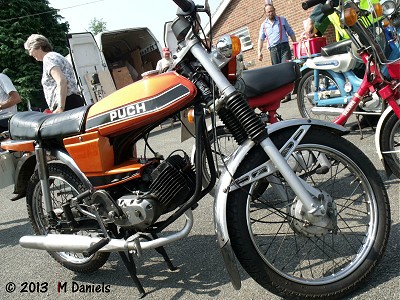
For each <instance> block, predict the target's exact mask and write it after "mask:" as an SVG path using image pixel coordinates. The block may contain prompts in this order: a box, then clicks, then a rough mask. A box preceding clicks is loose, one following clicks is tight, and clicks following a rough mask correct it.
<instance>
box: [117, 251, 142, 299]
mask: <svg viewBox="0 0 400 300" xmlns="http://www.w3.org/2000/svg"><path fill="white" fill-rule="evenodd" d="M118 253H119V255H120V256H121V258H122V261H123V262H124V265H125V267H126V269H127V270H128V272H129V275H131V278H132V280H133V282H134V283H135V285H136V288H137V289H138V291H139V293H140V298H143V297H144V296H146V292H145V290H144V288H143V285H142V284H141V283H140V281H139V278H138V277H137V276H136V265H135V261H134V260H133V255H132V254H131V253H129V252H127V254H125V252H123V251H120V252H118Z"/></svg>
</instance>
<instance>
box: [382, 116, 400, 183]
mask: <svg viewBox="0 0 400 300" xmlns="http://www.w3.org/2000/svg"><path fill="white" fill-rule="evenodd" d="M396 151H397V152H396ZM382 154H383V157H384V159H385V162H386V163H387V165H388V166H389V168H390V169H391V170H392V172H393V174H394V175H396V176H397V177H398V178H400V119H399V118H398V117H397V115H396V114H395V113H394V112H392V115H391V116H390V117H389V119H388V120H387V122H386V123H385V127H384V128H383V130H382Z"/></svg>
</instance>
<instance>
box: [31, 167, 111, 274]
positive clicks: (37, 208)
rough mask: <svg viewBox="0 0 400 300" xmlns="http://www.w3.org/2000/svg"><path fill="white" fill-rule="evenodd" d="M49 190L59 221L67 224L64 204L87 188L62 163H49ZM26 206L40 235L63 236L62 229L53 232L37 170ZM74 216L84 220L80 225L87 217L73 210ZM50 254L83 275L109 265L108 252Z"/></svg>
mask: <svg viewBox="0 0 400 300" xmlns="http://www.w3.org/2000/svg"><path fill="white" fill-rule="evenodd" d="M49 187H50V197H51V201H52V204H53V211H54V212H55V215H56V217H57V218H58V221H59V222H65V215H64V211H63V208H62V207H63V205H64V204H66V203H69V202H70V200H71V199H72V198H73V197H75V196H76V195H78V194H79V193H82V192H84V191H85V189H84V186H83V184H82V182H81V181H80V180H79V179H78V177H77V176H76V175H75V174H74V173H73V172H72V171H71V170H70V169H69V168H68V167H66V166H65V165H62V164H58V163H51V164H49ZM26 204H27V207H28V215H29V219H30V221H31V224H32V227H33V229H34V231H35V233H36V234H38V235H45V234H47V233H60V231H59V230H54V229H51V227H50V226H49V222H48V213H47V211H46V207H45V203H44V199H43V197H42V187H41V185H40V181H39V175H38V172H37V171H36V172H35V173H34V174H33V175H32V177H31V179H30V181H29V183H28V188H27V194H26ZM73 214H74V217H75V218H76V219H80V222H84V220H85V216H83V215H81V213H80V212H79V211H77V210H73ZM98 232H99V229H97V228H93V229H92V230H89V229H85V230H80V231H78V232H76V233H75V234H79V235H90V236H98ZM61 234H62V232H61ZM49 254H50V255H51V256H52V257H53V258H54V259H55V260H56V261H57V262H59V263H60V264H61V265H63V266H64V267H66V268H67V269H70V270H72V271H74V272H80V273H91V272H94V271H96V270H97V269H99V268H100V267H101V266H103V265H104V263H106V261H107V259H108V257H109V255H110V254H109V253H107V252H97V253H95V254H93V255H91V256H89V257H86V256H84V255H83V254H81V253H73V252H49Z"/></svg>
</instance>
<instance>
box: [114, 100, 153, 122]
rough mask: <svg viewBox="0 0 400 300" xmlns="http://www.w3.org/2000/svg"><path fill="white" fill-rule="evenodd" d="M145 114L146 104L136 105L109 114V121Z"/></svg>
mask: <svg viewBox="0 0 400 300" xmlns="http://www.w3.org/2000/svg"><path fill="white" fill-rule="evenodd" d="M145 112H146V103H144V102H142V103H137V104H133V105H129V106H125V107H121V108H119V109H116V110H113V111H111V112H110V121H111V122H112V121H115V120H120V119H125V118H129V117H133V116H136V115H138V114H141V113H145Z"/></svg>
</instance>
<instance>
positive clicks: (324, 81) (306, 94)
mask: <svg viewBox="0 0 400 300" xmlns="http://www.w3.org/2000/svg"><path fill="white" fill-rule="evenodd" d="M332 84H334V81H333V79H332V78H330V77H329V76H327V75H325V74H323V73H319V87H320V88H321V89H324V90H325V91H327V90H329V86H330V85H332ZM314 92H315V87H314V75H313V74H312V75H311V76H309V77H308V78H307V79H306V80H305V81H304V84H303V89H302V90H301V93H299V94H298V95H297V97H299V98H300V105H301V107H302V109H301V110H302V112H303V114H304V116H303V117H305V118H310V119H317V120H325V121H328V122H332V120H333V119H334V117H332V116H328V115H317V114H315V113H313V112H312V111H311V110H312V108H313V107H315V106H316V105H315V104H314V101H313V97H314ZM332 92H333V91H332ZM320 101H323V100H320Z"/></svg>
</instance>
